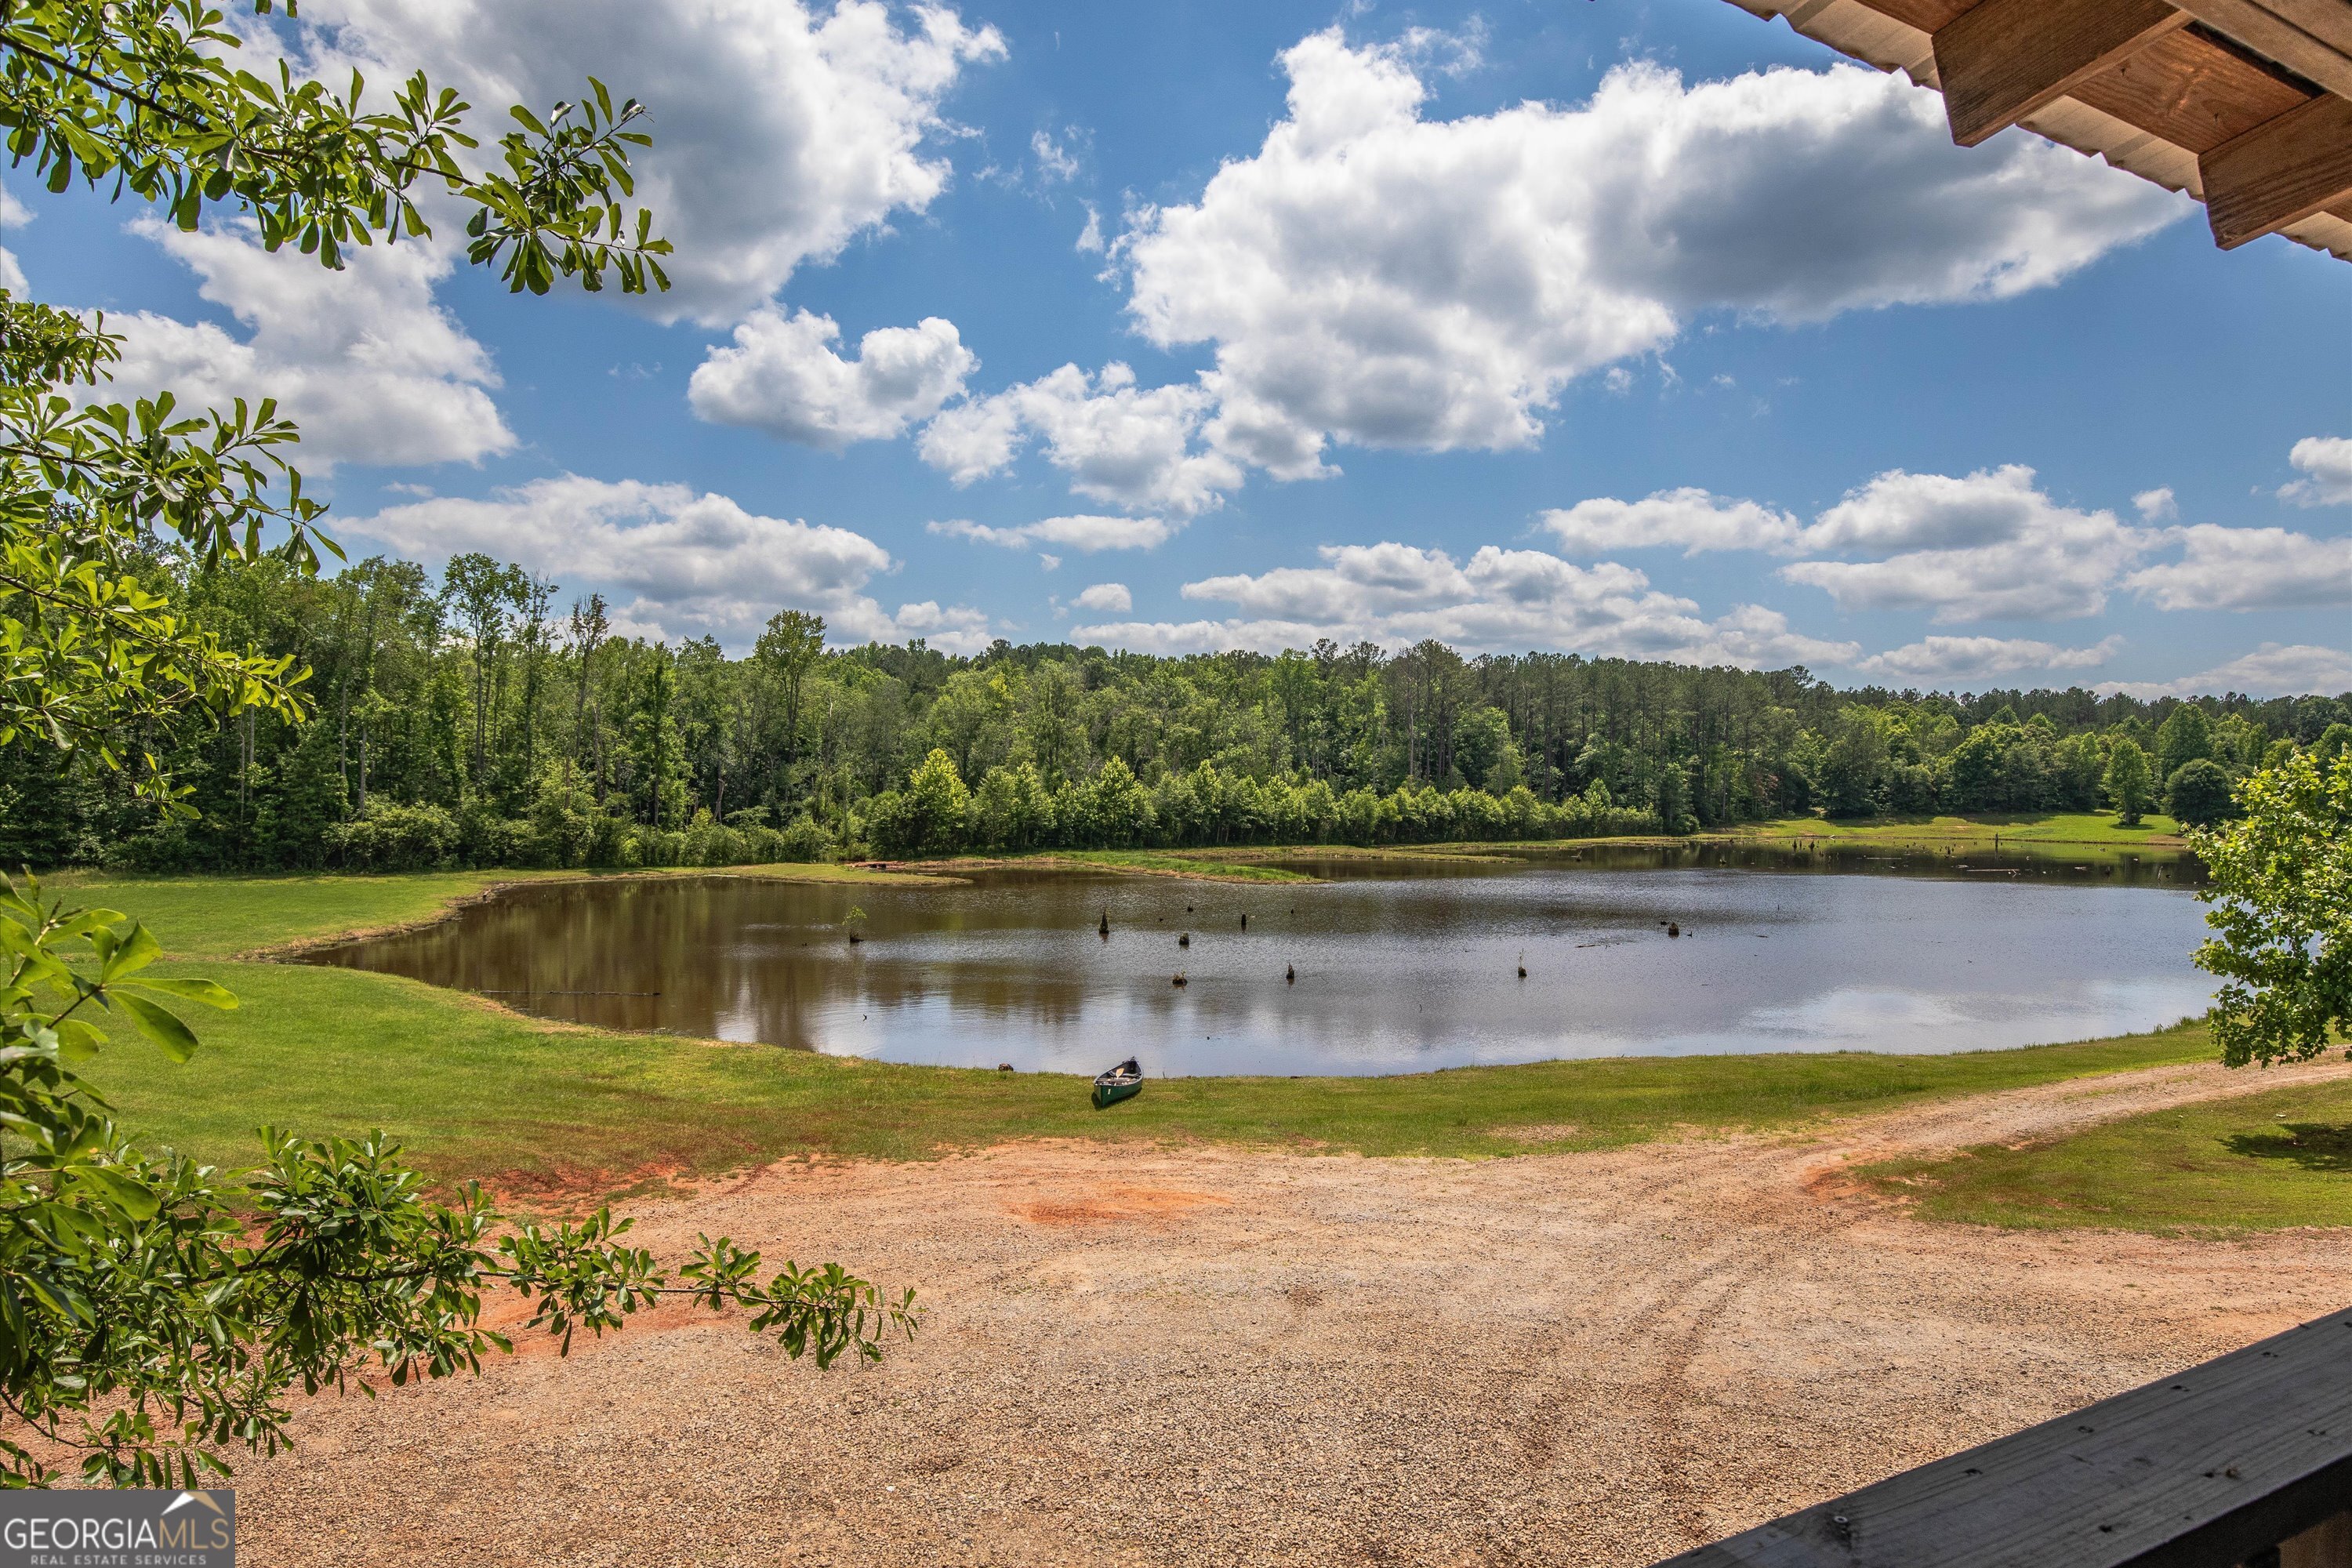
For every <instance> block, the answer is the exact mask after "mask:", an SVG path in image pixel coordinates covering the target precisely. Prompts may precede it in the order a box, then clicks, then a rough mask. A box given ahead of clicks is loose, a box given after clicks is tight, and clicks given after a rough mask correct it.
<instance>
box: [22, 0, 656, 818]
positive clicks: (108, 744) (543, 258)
mask: <svg viewBox="0 0 2352 1568" xmlns="http://www.w3.org/2000/svg"><path fill="white" fill-rule="evenodd" d="M272 6H273V0H256V5H255V9H256V11H257V12H258V13H260V14H263V15H267V14H268V12H269V11H270V10H271V9H272ZM289 9H290V6H289ZM221 22H222V18H221V16H220V14H219V13H218V12H216V11H212V10H209V9H207V8H206V7H205V5H204V4H203V3H202V0H136V3H133V4H110V3H105V0H10V3H9V4H8V5H6V6H5V8H0V126H5V128H6V130H7V132H8V145H9V150H10V152H11V153H13V154H14V156H15V158H16V160H17V161H18V162H19V163H23V162H26V161H29V162H30V163H32V165H33V168H34V171H35V173H36V174H37V177H39V178H40V179H41V181H42V182H43V183H44V184H46V185H47V187H48V188H49V189H50V190H52V191H64V190H66V189H68V187H70V186H71V185H72V184H74V183H75V182H76V181H77V180H79V181H81V182H83V183H84V184H89V185H90V186H93V187H95V186H97V185H98V184H100V182H106V183H109V184H110V185H111V186H112V189H113V190H114V192H115V194H116V195H117V196H120V195H123V194H126V193H127V194H129V195H135V196H137V197H139V198H141V199H142V200H145V201H147V202H150V203H152V204H155V205H158V206H160V207H162V208H163V210H164V211H165V212H166V213H168V214H169V216H170V217H171V219H172V221H173V222H174V223H176V224H177V225H178V226H180V227H182V228H184V229H194V228H195V227H196V226H198V225H199V223H200V222H201V221H202V220H203V218H204V216H205V213H206V212H207V211H208V210H213V209H216V208H224V207H225V208H227V209H229V210H233V211H236V212H241V213H244V214H246V215H247V216H250V217H251V218H252V219H253V220H254V222H255V224H256V226H257V231H258V233H259V236H260V238H261V243H262V244H263V246H264V247H266V248H268V249H269V250H272V251H275V250H277V249H278V248H280V247H283V246H285V245H288V244H289V243H290V244H292V245H294V246H296V247H298V248H299V250H300V251H301V252H302V253H303V254H305V255H310V256H315V257H317V258H319V259H320V261H321V262H322V263H323V264H325V265H326V266H328V267H331V268H339V267H341V265H342V258H343V255H344V252H345V251H346V249H347V248H348V247H352V246H353V245H370V244H373V243H375V242H376V241H377V240H379V239H381V240H383V241H385V242H393V241H397V240H401V239H404V238H405V239H412V240H413V239H420V238H423V237H426V236H428V235H429V234H430V232H431V231H430V229H429V227H428V226H427V225H426V223H425V216H424V214H423V213H422V212H421V211H420V210H419V209H418V207H417V205H416V200H415V198H416V197H417V196H418V195H420V194H422V193H423V192H424V191H425V189H426V188H428V187H431V188H436V189H439V190H441V191H444V192H446V194H447V195H449V196H451V197H454V198H455V199H456V200H457V202H459V203H460V204H462V205H466V206H469V207H470V208H471V209H472V216H471V217H470V218H469V219H468V220H467V237H468V247H467V254H468V257H469V258H470V259H472V260H473V261H474V262H476V263H478V264H480V265H486V266H492V267H497V268H500V269H501V272H502V276H503V277H504V278H505V279H506V281H507V283H508V285H509V288H512V289H519V290H520V289H529V290H530V291H532V292H534V293H545V292H546V291H547V290H548V289H549V288H550V287H551V284H552V283H553V282H554V280H555V279H556V278H557V277H558V276H562V277H564V278H576V279H579V280H580V281H581V282H582V283H583V285H584V286H586V287H587V288H589V289H601V288H602V287H604V280H605V279H606V277H607V275H612V276H614V277H617V278H618V279H619V281H620V285H621V287H622V289H624V290H625V291H628V292H640V291H643V290H645V289H649V288H666V287H667V279H665V277H664V276H663V274H662V270H661V266H660V263H659V261H658V260H657V259H656V258H657V257H659V256H661V255H663V254H666V253H667V250H668V248H669V247H668V244H667V241H664V240H662V239H659V238H657V237H655V236H654V234H653V232H652V215H651V214H650V213H648V212H646V210H644V209H643V208H639V209H636V210H635V215H634V221H632V218H631V216H630V215H629V213H628V212H627V211H626V210H625V205H624V202H625V197H626V196H627V195H628V194H629V192H630V189H631V177H630V174H629V172H628V157H629V152H630V150H631V148H632V147H634V146H641V145H643V144H645V142H646V138H645V136H644V135H643V133H641V132H635V131H632V130H630V129H629V126H630V125H631V123H632V122H634V121H635V120H636V119H637V118H638V116H639V115H640V113H641V112H642V111H641V110H640V109H639V107H638V106H637V105H636V104H635V102H633V101H632V102H626V103H623V104H621V105H619V106H617V107H616V106H614V103H613V100H612V97H611V95H610V93H608V92H607V91H606V90H605V89H604V87H603V85H602V84H601V83H596V82H593V81H592V82H591V83H590V84H589V86H590V92H589V94H588V96H586V97H585V98H583V99H582V100H578V101H577V102H571V103H562V104H558V105H556V106H555V108H554V109H553V110H551V111H550V112H549V113H548V114H546V115H544V116H542V115H539V114H534V113H533V112H532V111H531V110H528V109H524V108H520V107H517V108H516V109H514V110H510V111H509V112H510V117H511V119H512V121H513V123H514V127H515V129H513V130H511V131H510V132H508V133H507V134H506V135H504V136H503V137H501V138H500V139H499V142H498V143H497V147H498V152H499V159H498V161H497V163H495V164H492V165H490V166H487V167H475V168H468V167H467V165H466V163H464V162H462V161H461V159H462V158H463V156H464V155H465V154H467V153H471V152H472V151H474V150H475V149H476V148H477V147H478V142H477V141H476V139H474V138H473V137H471V136H470V135H468V134H467V132H466V130H465V129H464V125H465V117H466V114H467V111H468V109H469V107H470V106H469V105H467V104H466V103H465V102H463V101H462V100H459V98H458V97H457V94H456V93H455V92H453V91H450V90H448V89H439V90H436V89H434V88H433V87H432V86H431V84H430V83H428V82H427V81H426V80H425V78H424V76H423V75H422V74H419V75H416V76H413V77H411V78H410V79H408V80H407V81H406V82H404V83H403V84H402V85H401V86H400V87H399V88H398V89H395V90H394V92H393V94H392V95H391V98H390V101H389V103H388V104H383V105H381V106H380V107H378V108H376V109H373V110H370V109H369V108H367V107H364V105H363V99H364V95H365V85H364V83H363V82H362V80H361V79H359V77H358V76H357V75H356V74H354V76H353V77H352V81H351V83H350V86H349V89H348V90H346V91H344V92H342V93H341V94H338V93H336V92H335V91H334V90H333V89H331V88H329V87H328V86H327V85H326V84H325V83H323V82H319V81H304V82H297V81H295V80H294V79H293V78H292V76H291V74H290V72H288V71H285V70H283V69H281V71H280V74H279V78H278V81H276V82H274V83H273V82H268V81H265V80H263V79H260V78H258V77H256V76H254V75H252V74H251V73H250V72H247V71H246V70H243V69H241V68H238V66H237V65H236V63H235V62H234V61H233V60H232V59H230V58H227V55H228V51H232V50H234V49H236V47H238V43H239V40H238V39H237V38H236V36H235V35H233V34H231V33H229V32H227V31H226V29H225V28H224V27H223V26H222V25H221ZM0 320H5V329H6V330H5V333H0V338H5V347H0V632H5V638H0V744H5V743H7V742H10V741H12V740H14V739H16V737H17V736H18V735H19V734H22V733H27V732H29V733H33V734H37V735H40V736H42V737H44V738H46V739H47V740H48V741H49V742H52V743H55V744H57V745H59V746H72V747H80V748H85V749H88V750H89V751H90V752H93V753H94V754H96V755H97V756H99V757H100V759H101V760H103V761H105V762H106V763H109V764H112V763H115V762H116V761H117V759H118V756H119V754H120V753H121V751H122V749H123V748H122V742H121V740H120V739H119V738H118V737H120V736H121V735H122V734H123V732H124V731H126V730H128V729H133V728H135V727H137V726H141V725H142V724H147V723H152V722H155V721H162V720H164V719H167V718H169V717H170V716H171V715H173V714H175V713H178V712H182V711H184V710H188V709H191V708H209V709H213V710H233V709H238V708H244V707H250V706H256V705H258V706H263V707H268V708H270V709H273V710H277V711H279V712H281V713H284V714H286V715H288V716H289V717H290V716H294V715H298V714H299V713H300V712H302V711H303V710H304V708H305V702H304V699H303V695H302V693H301V692H300V690H299V686H300V681H301V677H302V672H301V670H300V669H299V668H297V666H296V665H295V663H294V661H293V660H292V659H290V658H282V657H281V658H267V657H263V656H259V655H255V654H250V653H242V652H239V651H237V650H235V649H233V648H230V647H226V646H224V645H223V644H222V643H221V642H220V641H219V640H218V639H217V638H216V637H213V636H211V635H209V634H207V633H205V632H204V631H202V630H200V629H198V628H196V627H194V626H191V625H190V624H189V623H188V621H187V620H186V619H185V617H184V615H182V614H181V613H180V611H179V610H178V608H177V607H176V606H175V605H174V603H173V598H172V596H171V595H170V594H169V593H168V592H166V591H165V588H164V586H163V582H162V580H161V579H160V578H159V577H158V576H157V574H155V573H153V572H152V570H147V571H142V563H144V561H145V560H146V559H147V557H146V555H145V552H146V548H147V545H148V543H149V542H150V541H151V540H152V539H153V538H154V537H156V536H158V535H161V536H163V537H164V538H166V539H169V540H171V541H172V542H174V543H175V544H176V545H177V546H179V547H182V548H184V549H185V550H186V551H187V552H189V553H190V555H191V556H192V557H193V558H194V560H195V561H196V562H197V563H199V564H201V565H205V566H212V565H215V564H218V563H221V562H223V561H233V560H245V561H250V560H254V559H256V558H257V557H258V556H259V555H260V553H261V551H262V549H263V544H264V535H265V533H267V532H268V531H272V530H278V531H282V534H283V537H282V538H281V539H279V540H278V541H277V542H276V544H275V546H274V547H275V548H276V549H278V550H279V551H281V552H284V553H285V554H286V555H287V557H288V558H289V560H292V561H294V562H295V563H298V564H299V565H300V566H301V567H303V568H304V569H306V570H308V569H311V568H314V567H315V566H316V564H317V561H318V548H319V547H320V545H322V544H324V545H326V546H327V547H328V548H331V542H327V541H325V540H324V538H323V536H322V535H320V533H319V531H318V526H317V525H318V520H319V517H320V512H321V511H322V510H324V509H323V508H322V507H321V506H320V504H319V503H318V502H317V501H315V500H311V499H310V498H309V497H308V496H306V495H305V494H304V493H303V488H302V482H301V476H300V475H299V473H298V472H297V471H295V470H294V469H293V468H291V467H289V464H288V463H287V460H286V455H285V453H286V448H288V447H290V446H291V445H292V444H293V442H294V441H295V440H296V439H297V434H296V431H295V429H294V426H292V425H291V424H290V423H289V422H288V421H287V420H285V419H283V418H281V417H279V416H278V410H277V407H276V405H275V404H274V403H272V402H271V401H270V400H268V399H266V398H265V399H262V400H260V401H259V402H258V403H255V404H247V402H245V401H244V400H242V399H240V400H238V402H237V403H236V406H235V408H234V409H233V410H232V411H230V412H227V413H221V412H217V411H215V412H214V413H210V414H205V415H202V416H189V415H187V414H185V413H184V412H183V411H181V410H180V408H179V407H178V405H176V404H175V403H174V401H173V399H172V398H171V396H170V395H168V394H167V395H160V396H157V397H155V398H152V399H146V398H142V399H140V400H138V401H137V402H136V403H135V404H132V405H121V404H104V403H100V404H91V405H78V404H77V400H76V399H75V398H74V397H72V396H70V395H68V392H69V389H71V388H72V387H73V386H74V385H75V384H97V383H99V382H101V381H103V380H105V379H106V378H107V376H108V374H109V367H110V365H112V364H113V363H116V362H117V361H118V360H119V358H120V356H121V340H120V339H118V338H115V337H112V336H110V335H109V334H108V333H107V332H106V331H105V330H104V324H103V321H102V320H101V321H83V320H81V319H80V318H79V317H77V316H75V315H72V314H70V313H68V312H65V311H60V310H51V309H49V308H47V307H46V306H41V305H35V304H29V303H26V302H24V301H20V300H13V299H9V298H7V297H6V296H5V294H0ZM143 787H144V788H146V789H147V790H148V792H149V793H151V794H152V795H154V796H156V797H157V798H168V796H169V794H170V792H169V790H168V788H167V786H166V785H165V784H164V783H163V778H162V776H161V772H160V770H159V769H157V768H155V767H153V766H152V759H151V760H150V765H149V767H148V769H147V776H146V778H145V779H144V781H143Z"/></svg>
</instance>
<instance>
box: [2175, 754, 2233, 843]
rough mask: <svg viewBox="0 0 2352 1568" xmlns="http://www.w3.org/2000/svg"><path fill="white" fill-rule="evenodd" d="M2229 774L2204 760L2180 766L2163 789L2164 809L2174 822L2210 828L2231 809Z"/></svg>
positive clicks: (2216, 764)
mask: <svg viewBox="0 0 2352 1568" xmlns="http://www.w3.org/2000/svg"><path fill="white" fill-rule="evenodd" d="M2230 796H2231V785H2230V775H2229V774H2228V773H2226V772H2224V771H2223V770H2222V767H2221V763H2217V762H2214V761H2212V760H2211V759H2210V758H2208V757H2199V758H2198V759H2196V760H2195V761H2194V762H2188V763H2181V764H2180V766H2179V768H2178V769H2176V770H2175V771H2174V773H2173V775H2172V777H2171V778H2170V779H2169V780H2168V781H2167V782H2166V784H2165V786H2164V809H2165V810H2166V811H2167V812H2168V813H2170V814H2171V816H2172V818H2173V820H2174V821H2176V822H2179V823H2182V824H2184V825H2186V826H2190V827H2210V826H2213V825H2214V824H2215V823H2217V822H2220V821H2221V819H2222V818H2224V817H2226V816H2229V815H2230V814H2231V810H2232V803H2231V798H2230Z"/></svg>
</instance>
